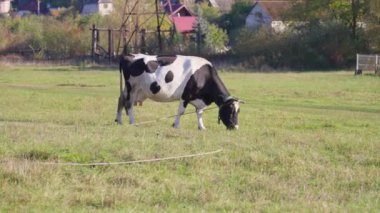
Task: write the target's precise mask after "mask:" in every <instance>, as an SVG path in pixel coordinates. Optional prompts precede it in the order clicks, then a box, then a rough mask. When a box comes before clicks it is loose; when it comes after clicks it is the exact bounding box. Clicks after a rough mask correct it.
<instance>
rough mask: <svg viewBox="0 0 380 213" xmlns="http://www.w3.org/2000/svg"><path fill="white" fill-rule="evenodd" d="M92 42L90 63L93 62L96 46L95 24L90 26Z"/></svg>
mask: <svg viewBox="0 0 380 213" xmlns="http://www.w3.org/2000/svg"><path fill="white" fill-rule="evenodd" d="M91 31H92V33H91V34H92V35H91V37H92V40H91V59H92V63H94V62H95V51H96V45H97V40H98V39H97V33H96V27H95V24H93V25H92V29H91Z"/></svg>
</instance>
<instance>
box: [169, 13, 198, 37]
mask: <svg viewBox="0 0 380 213" xmlns="http://www.w3.org/2000/svg"><path fill="white" fill-rule="evenodd" d="M172 20H173V23H174V26H175V28H176V30H177V31H178V32H181V33H185V32H192V31H193V30H194V26H195V24H196V23H197V17H195V16H173V17H172Z"/></svg>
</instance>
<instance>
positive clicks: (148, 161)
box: [38, 149, 223, 166]
mask: <svg viewBox="0 0 380 213" xmlns="http://www.w3.org/2000/svg"><path fill="white" fill-rule="evenodd" d="M221 151H223V150H222V149H218V150H215V151H212V152H203V153H197V154H191V155H181V156H174V157H165V158H154V159H145V160H133V161H122V162H98V163H72V162H67V163H63V162H38V163H39V164H42V165H61V166H110V165H123V164H136V163H150V162H157V161H166V160H177V159H184V158H192V157H199V156H205V155H213V154H216V153H219V152H221Z"/></svg>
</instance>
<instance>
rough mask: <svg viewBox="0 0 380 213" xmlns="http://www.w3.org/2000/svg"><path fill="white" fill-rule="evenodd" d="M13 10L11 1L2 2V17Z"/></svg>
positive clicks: (0, 2) (0, 12) (3, 0)
mask: <svg viewBox="0 0 380 213" xmlns="http://www.w3.org/2000/svg"><path fill="white" fill-rule="evenodd" d="M10 10H11V0H0V15H6V14H8V13H9V11H10Z"/></svg>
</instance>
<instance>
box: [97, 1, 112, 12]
mask: <svg viewBox="0 0 380 213" xmlns="http://www.w3.org/2000/svg"><path fill="white" fill-rule="evenodd" d="M98 8H99V13H100V14H101V15H108V14H110V13H111V12H112V11H113V4H112V3H109V2H104V3H103V2H100V3H99V7H98Z"/></svg>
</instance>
